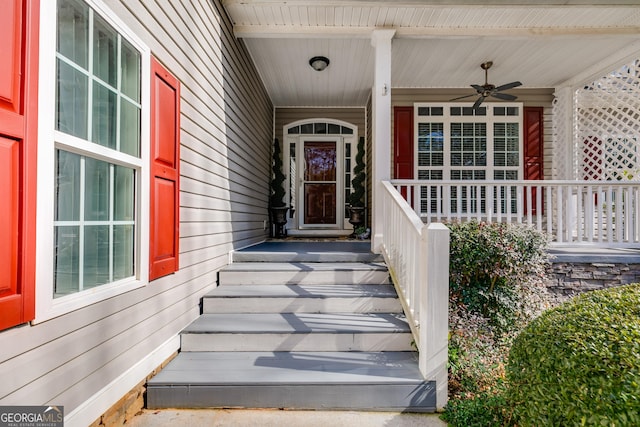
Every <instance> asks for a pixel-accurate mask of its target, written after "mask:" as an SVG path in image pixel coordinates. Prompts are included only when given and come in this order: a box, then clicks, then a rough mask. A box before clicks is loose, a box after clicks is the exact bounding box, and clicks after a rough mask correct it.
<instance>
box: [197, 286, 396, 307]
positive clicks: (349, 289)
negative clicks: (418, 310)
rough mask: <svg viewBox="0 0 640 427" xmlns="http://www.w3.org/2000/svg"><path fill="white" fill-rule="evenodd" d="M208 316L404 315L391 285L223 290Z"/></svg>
mask: <svg viewBox="0 0 640 427" xmlns="http://www.w3.org/2000/svg"><path fill="white" fill-rule="evenodd" d="M203 312H204V313H219V314H220V313H323V312H324V313H349V312H351V313H367V312H368V313H401V312H402V305H401V304H400V301H399V300H398V296H397V294H396V291H395V289H394V288H393V286H391V285H244V286H219V287H217V288H216V289H214V290H213V291H211V292H210V293H208V294H207V295H205V297H204V298H203Z"/></svg>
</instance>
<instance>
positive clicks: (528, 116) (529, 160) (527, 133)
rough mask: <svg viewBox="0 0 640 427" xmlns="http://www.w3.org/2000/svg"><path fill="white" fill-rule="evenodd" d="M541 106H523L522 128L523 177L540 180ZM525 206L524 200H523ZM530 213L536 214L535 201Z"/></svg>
mask: <svg viewBox="0 0 640 427" xmlns="http://www.w3.org/2000/svg"><path fill="white" fill-rule="evenodd" d="M543 120H544V117H543V108H542V107H524V117H523V126H522V127H523V129H524V141H523V142H524V179H526V180H541V179H544V169H543V157H544V129H543ZM531 197H532V200H535V198H536V189H533V191H532V194H531ZM525 208H526V200H525ZM532 208H533V211H532V214H533V215H535V214H536V208H535V203H534V205H533V207H532Z"/></svg>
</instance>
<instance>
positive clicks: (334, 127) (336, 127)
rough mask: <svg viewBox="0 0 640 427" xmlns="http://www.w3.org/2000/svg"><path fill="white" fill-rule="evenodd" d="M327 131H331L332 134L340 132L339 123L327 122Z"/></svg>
mask: <svg viewBox="0 0 640 427" xmlns="http://www.w3.org/2000/svg"><path fill="white" fill-rule="evenodd" d="M329 133H333V134H337V133H340V125H335V124H333V123H329Z"/></svg>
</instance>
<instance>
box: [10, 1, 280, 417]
mask: <svg viewBox="0 0 640 427" xmlns="http://www.w3.org/2000/svg"><path fill="white" fill-rule="evenodd" d="M105 3H106V4H107V6H108V7H109V8H110V9H111V11H112V12H113V14H114V15H116V16H117V17H118V18H120V19H121V20H122V21H123V22H124V23H125V24H126V25H127V26H129V28H130V29H131V30H132V31H133V32H135V33H136V34H137V35H138V36H139V37H140V38H141V39H142V40H143V41H144V42H145V43H146V44H147V45H148V46H150V48H151V51H152V54H153V55H154V56H155V57H156V58H157V59H158V60H159V61H160V62H161V63H162V64H163V65H164V66H165V67H166V68H167V69H168V70H169V71H170V72H171V73H173V74H174V75H175V76H176V77H177V78H178V80H180V82H181V134H180V138H181V147H180V150H181V151H180V154H181V162H180V172H181V178H180V186H181V194H180V258H179V265H180V269H179V271H178V272H176V273H175V274H172V275H170V276H166V277H163V278H161V279H158V280H155V281H153V282H151V283H150V284H148V285H147V286H144V287H142V288H139V289H137V290H134V291H130V292H127V293H125V294H122V295H119V296H116V297H113V298H110V299H107V300H103V301H101V302H99V303H97V304H93V305H91V306H87V307H84V308H82V309H79V310H76V311H73V312H70V313H68V314H65V315H62V316H59V317H57V318H54V319H51V320H49V321H46V322H43V323H39V324H35V325H22V326H19V327H16V328H13V329H9V330H7V331H3V332H0V378H2V381H0V404H2V405H8V404H21V405H40V404H55V405H64V407H65V413H66V414H69V413H71V412H72V411H73V410H74V409H76V408H77V407H78V406H80V405H82V403H83V402H85V400H87V399H88V398H90V397H92V396H93V395H95V394H96V393H98V392H100V391H101V389H103V388H104V387H106V386H107V385H108V384H109V383H111V382H112V381H114V380H115V379H116V378H118V376H120V375H121V374H122V373H124V372H126V371H127V370H128V369H130V368H131V367H132V366H134V365H135V364H136V363H137V362H139V361H140V360H142V359H144V358H145V357H146V356H147V355H149V354H150V353H152V352H153V351H154V350H155V349H157V348H158V347H159V346H161V345H162V344H163V343H165V342H167V341H168V340H169V339H171V338H172V337H175V336H176V335H177V334H178V333H179V332H180V331H181V330H182V329H183V328H184V327H185V326H186V325H188V324H189V323H190V322H191V321H192V320H194V319H195V318H196V317H197V316H198V315H199V311H200V309H199V303H200V299H201V297H202V295H203V294H205V293H206V292H208V291H209V290H210V289H211V288H212V287H214V286H215V285H216V280H217V272H218V270H219V269H220V268H221V267H223V266H225V265H226V264H227V263H228V260H229V256H228V254H229V252H230V251H231V250H233V249H235V248H239V247H244V246H247V245H249V244H252V243H254V242H258V241H261V240H264V239H265V237H266V231H265V230H264V226H263V221H264V220H266V219H267V218H268V214H267V198H268V183H269V168H270V147H271V140H272V126H273V107H272V105H271V101H270V100H269V97H268V95H267V93H266V91H265V89H264V87H263V85H262V83H261V80H260V79H259V77H258V74H257V72H256V70H255V68H254V65H253V63H252V61H251V59H250V57H249V55H248V52H247V50H246V48H245V46H244V44H243V42H242V41H239V40H237V39H235V38H234V37H233V34H232V27H231V23H230V22H229V20H228V18H227V16H226V14H225V13H224V11H223V8H222V6H221V4H220V2H219V0H214V1H211V0H199V1H196V0H194V1H191V2H184V3H183V2H174V1H171V2H169V1H165V0H156V1H150V0H145V1H142V0H105ZM185 5H187V6H185ZM42 19H50V18H46V17H43V18H42ZM52 190H53V188H51V189H43V188H39V189H38V191H52ZM50 214H51V213H50V212H49V211H48V210H46V209H40V210H39V211H38V215H50ZM142 226H147V224H146V223H143V224H142ZM143 244H148V243H146V242H143ZM142 268H146V266H143V267H142ZM37 288H38V284H37V283H36V289H37ZM139 380H140V381H142V380H144V378H140V379H139ZM116 400H117V399H116ZM113 403H115V401H114V402H113ZM99 415H100V413H97V414H96V418H97V417H98V416H99Z"/></svg>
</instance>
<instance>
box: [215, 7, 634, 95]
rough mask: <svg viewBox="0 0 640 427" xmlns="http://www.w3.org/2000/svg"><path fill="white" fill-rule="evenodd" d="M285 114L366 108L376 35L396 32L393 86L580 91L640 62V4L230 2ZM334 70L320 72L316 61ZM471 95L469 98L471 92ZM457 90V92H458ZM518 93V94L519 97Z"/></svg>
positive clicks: (239, 28)
mask: <svg viewBox="0 0 640 427" xmlns="http://www.w3.org/2000/svg"><path fill="white" fill-rule="evenodd" d="M223 3H224V5H225V8H226V10H227V12H228V13H229V16H230V17H231V20H232V22H233V24H234V31H235V35H236V36H237V37H240V38H244V39H245V41H246V44H247V47H248V49H249V51H250V53H251V55H252V57H253V60H254V62H255V64H256V67H257V69H258V72H259V73H260V75H261V76H262V79H263V81H264V84H265V85H266V88H267V91H268V92H269V94H270V96H271V99H272V101H273V103H274V105H275V106H363V105H365V104H366V101H367V99H368V96H369V91H370V88H371V86H372V85H373V65H374V50H373V48H372V47H371V43H370V36H371V33H372V31H374V30H375V29H380V28H384V29H390V28H391V29H395V30H396V35H395V38H394V40H393V48H392V49H393V55H392V87H395V88H414V87H415V88H452V94H455V95H458V94H466V93H469V94H471V93H473V89H471V88H470V87H469V85H470V84H472V83H478V84H482V83H483V82H484V72H483V71H482V70H481V69H480V66H479V65H480V64H481V63H482V62H485V61H488V60H492V61H493V62H494V66H493V68H492V69H491V70H490V72H489V82H490V83H494V84H503V83H507V82H511V81H514V80H519V81H521V82H522V83H523V86H522V87H523V88H550V87H551V88H553V87H561V86H567V85H579V84H583V83H585V82H588V81H590V80H593V79H594V78H595V77H598V76H599V75H601V74H603V73H606V72H607V71H610V70H612V69H615V67H618V66H620V65H622V64H624V63H625V62H628V61H630V60H631V59H635V58H638V57H640V0H611V1H607V0H594V1H583V0H538V1H524V0H520V1H513V0H512V1H501V0H492V1H491V0H490V1H485V0H464V1H462V0H431V1H417V0H414V1H412V0H396V1H393V0H392V1H381V0H345V1H336V0H223ZM316 55H323V56H326V57H327V58H329V59H330V61H331V64H330V66H329V67H328V68H327V69H326V70H325V71H322V72H317V71H314V70H313V69H312V68H311V67H310V66H309V64H308V61H309V58H311V57H313V56H316ZM463 88H464V90H462V89H463ZM454 89H456V90H454ZM514 93H515V91H514Z"/></svg>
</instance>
